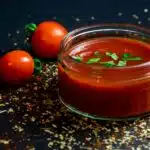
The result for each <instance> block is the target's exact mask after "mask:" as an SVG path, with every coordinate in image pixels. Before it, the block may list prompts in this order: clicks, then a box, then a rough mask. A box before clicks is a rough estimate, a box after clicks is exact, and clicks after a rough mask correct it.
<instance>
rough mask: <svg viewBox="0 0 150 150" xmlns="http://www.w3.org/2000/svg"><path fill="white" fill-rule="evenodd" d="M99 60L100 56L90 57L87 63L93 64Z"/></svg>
mask: <svg viewBox="0 0 150 150" xmlns="http://www.w3.org/2000/svg"><path fill="white" fill-rule="evenodd" d="M99 61H100V58H90V59H89V60H88V61H87V62H86V63H87V64H93V63H98V62H99Z"/></svg>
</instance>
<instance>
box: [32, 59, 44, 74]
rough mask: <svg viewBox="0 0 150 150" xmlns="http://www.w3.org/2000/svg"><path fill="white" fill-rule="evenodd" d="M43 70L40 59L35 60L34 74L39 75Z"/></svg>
mask: <svg viewBox="0 0 150 150" xmlns="http://www.w3.org/2000/svg"><path fill="white" fill-rule="evenodd" d="M41 70H42V63H41V61H40V60H39V59H37V58H34V74H35V75H37V74H39V73H40V72H41Z"/></svg>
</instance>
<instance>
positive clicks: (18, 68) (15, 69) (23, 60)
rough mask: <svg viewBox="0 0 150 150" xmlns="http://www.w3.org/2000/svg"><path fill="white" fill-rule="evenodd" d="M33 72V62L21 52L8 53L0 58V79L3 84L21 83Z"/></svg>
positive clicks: (27, 55)
mask: <svg viewBox="0 0 150 150" xmlns="http://www.w3.org/2000/svg"><path fill="white" fill-rule="evenodd" d="M33 72H34V60H33V58H32V57H31V56H30V54H28V53H27V52H25V51H23V50H14V51H11V52H8V53H7V54H5V55H4V56H2V57H1V58H0V77H1V79H2V80H3V81H4V82H7V83H8V84H9V83H14V84H18V83H22V82H24V81H25V80H27V79H29V78H30V77H31V76H32V74H33Z"/></svg>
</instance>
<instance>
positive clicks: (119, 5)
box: [0, 0, 150, 150]
mask: <svg viewBox="0 0 150 150" xmlns="http://www.w3.org/2000/svg"><path fill="white" fill-rule="evenodd" d="M149 9H150V1H149V0H124V1H120V0H103V1H101V0H92V1H90V0H76V1H69V0H61V1H60V0H55V1H50V0H38V1H37V0H31V1H29V0H26V1H20V0H13V1H7V0H6V1H3V2H1V4H0V20H1V22H0V27H1V28H0V29H1V30H0V31H1V32H0V38H1V40H0V52H1V53H0V54H2V53H3V52H4V51H7V50H9V49H14V48H23V47H25V44H24V32H23V30H24V26H25V25H26V24H27V23H30V22H35V23H39V22H41V21H43V20H51V19H53V20H56V21H59V22H60V23H62V24H63V25H64V26H65V27H66V28H68V30H72V29H74V28H77V27H79V26H83V25H87V24H93V23H104V22H118V23H132V24H138V25H141V26H146V27H149V25H150V13H149V12H150V10H149ZM43 65H44V67H43V68H44V69H43V72H42V74H41V75H39V76H38V77H35V78H34V79H33V81H32V82H31V83H30V84H27V85H24V86H22V87H19V88H10V87H5V88H1V89H0V100H1V101H2V102H5V103H6V104H7V105H8V107H7V110H8V111H7V112H5V113H3V114H0V143H1V145H0V149H2V150H3V149H6V150H7V149H8V150H10V149H12V150H13V149H17V150H28V149H29V150H31V149H36V150H42V149H43V150H47V149H52V150H55V149H56V150H59V149H64V150H68V149H69V150H71V149H72V150H80V149H81V150H82V149H83V150H84V149H87V150H93V149H94V150H99V149H101V150H103V149H108V150H112V149H119V150H130V149H131V150H132V149H137V148H138V149H139V150H140V149H142V150H149V149H150V118H149V117H146V118H144V119H141V120H137V121H134V122H104V121H100V122H96V121H94V120H90V119H87V118H82V117H79V116H77V115H75V114H72V113H71V112H69V111H68V110H67V109H66V108H65V107H64V106H63V105H62V104H61V103H60V102H59V100H58V96H57V66H56V64H55V62H49V63H44V64H43ZM37 93H38V94H37Z"/></svg>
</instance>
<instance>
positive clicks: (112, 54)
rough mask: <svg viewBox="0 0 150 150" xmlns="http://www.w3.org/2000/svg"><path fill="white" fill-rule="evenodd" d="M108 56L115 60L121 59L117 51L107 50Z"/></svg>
mask: <svg viewBox="0 0 150 150" xmlns="http://www.w3.org/2000/svg"><path fill="white" fill-rule="evenodd" d="M106 56H109V57H111V58H112V59H113V60H118V59H119V57H118V56H117V54H116V53H111V52H106Z"/></svg>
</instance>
